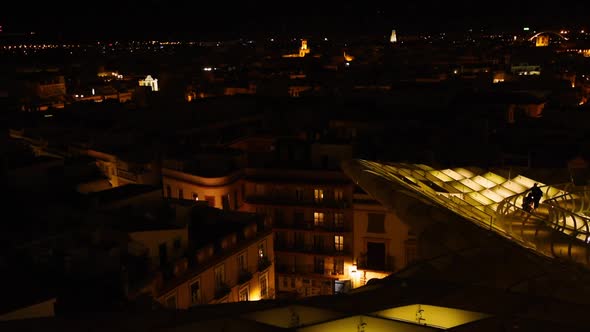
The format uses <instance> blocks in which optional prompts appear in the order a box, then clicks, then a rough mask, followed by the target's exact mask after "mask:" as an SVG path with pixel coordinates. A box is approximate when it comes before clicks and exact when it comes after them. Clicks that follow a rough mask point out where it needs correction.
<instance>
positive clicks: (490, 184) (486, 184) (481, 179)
mask: <svg viewBox="0 0 590 332" xmlns="http://www.w3.org/2000/svg"><path fill="white" fill-rule="evenodd" d="M472 180H473V181H475V182H477V183H479V184H480V185H482V186H483V187H485V188H491V187H494V186H495V185H497V183H496V182H494V181H491V180H489V179H486V178H484V177H483V176H481V175H478V176H476V177H474V178H473V179H472ZM502 182H504V181H502Z"/></svg>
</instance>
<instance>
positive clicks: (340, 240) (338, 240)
mask: <svg viewBox="0 0 590 332" xmlns="http://www.w3.org/2000/svg"><path fill="white" fill-rule="evenodd" d="M334 249H335V250H336V251H343V250H344V237H343V236H342V235H335V236H334Z"/></svg>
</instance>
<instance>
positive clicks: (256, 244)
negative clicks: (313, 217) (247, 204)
mask: <svg viewBox="0 0 590 332" xmlns="http://www.w3.org/2000/svg"><path fill="white" fill-rule="evenodd" d="M190 234H191V238H190V243H191V250H190V252H191V253H194V256H193V257H191V258H190V259H191V261H190V262H189V261H179V262H178V263H177V265H176V266H175V268H174V274H175V276H176V277H175V278H170V279H168V280H165V278H164V276H162V275H160V277H159V278H157V279H156V283H155V285H154V289H153V294H154V297H155V299H156V300H157V301H158V302H160V303H161V304H162V305H164V306H166V307H168V308H181V309H186V308H189V307H191V306H195V305H203V304H214V303H227V302H240V301H257V300H261V299H273V298H274V297H275V275H274V265H273V264H272V262H273V261H274V254H273V237H272V232H271V230H270V229H266V228H264V225H263V224H262V223H261V222H260V216H258V215H255V214H251V213H243V212H233V211H232V212H229V211H223V210H220V209H216V208H212V207H209V206H207V205H206V202H199V203H198V204H197V206H196V207H195V210H194V211H193V214H192V222H191V226H190Z"/></svg>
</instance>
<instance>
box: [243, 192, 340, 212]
mask: <svg viewBox="0 0 590 332" xmlns="http://www.w3.org/2000/svg"><path fill="white" fill-rule="evenodd" d="M245 201H246V203H249V204H253V205H277V206H302V207H319V208H327V209H346V208H350V206H351V205H350V203H349V202H348V201H346V200H331V199H323V200H321V201H315V200H313V199H296V198H295V197H294V196H293V197H288V196H276V195H272V196H271V195H248V196H247V197H246V200H245Z"/></svg>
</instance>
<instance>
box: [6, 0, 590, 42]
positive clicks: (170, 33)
mask: <svg viewBox="0 0 590 332" xmlns="http://www.w3.org/2000/svg"><path fill="white" fill-rule="evenodd" d="M4 6H7V4H4ZM589 12H590V6H589V5H586V4H584V2H583V1H569V2H568V1H565V2H564V1H559V2H558V1H553V2H549V1H506V0H498V1H494V2H489V3H486V2H484V1H458V0H457V1H433V0H430V1H407V2H405V3H400V1H389V2H385V1H373V0H366V1H357V2H352V1H345V0H343V1H334V0H323V1H310V0H300V1H274V2H271V1H248V2H247V1H241V2H239V3H235V2H234V1H229V2H222V1H207V2H205V1H181V0H141V1H139V0H130V1H125V0H121V1H115V0H101V1H93V2H90V1H88V2H80V4H79V5H73V4H72V3H71V2H65V1H53V2H51V1H43V2H39V1H37V2H33V3H31V2H28V1H20V2H16V3H14V4H12V3H11V4H10V7H9V8H7V7H5V8H4V10H2V11H0V25H3V26H4V31H6V32H17V31H35V32H37V33H46V34H56V35H59V36H64V37H88V38H118V37H140V38H151V37H157V38H161V37H175V36H178V37H189V38H190V37H194V38H201V37H202V38H208V37H216V36H219V37H224V36H226V37H228V38H235V37H247V36H248V35H262V34H266V35H271V34H273V33H291V34H298V33H305V34H311V33H313V34H321V33H323V32H325V33H326V34H330V33H343V34H346V33H355V32H356V33H373V32H381V31H384V30H385V31H387V30H390V29H392V28H397V29H398V30H401V31H403V30H407V31H410V30H411V31H450V30H454V29H464V28H468V27H473V28H481V27H483V28H490V29H503V28H504V27H522V26H532V27H538V28H551V27H556V26H559V25H562V24H564V23H572V22H573V23H582V22H584V21H586V22H589V23H590V15H589V14H588V13H589Z"/></svg>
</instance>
